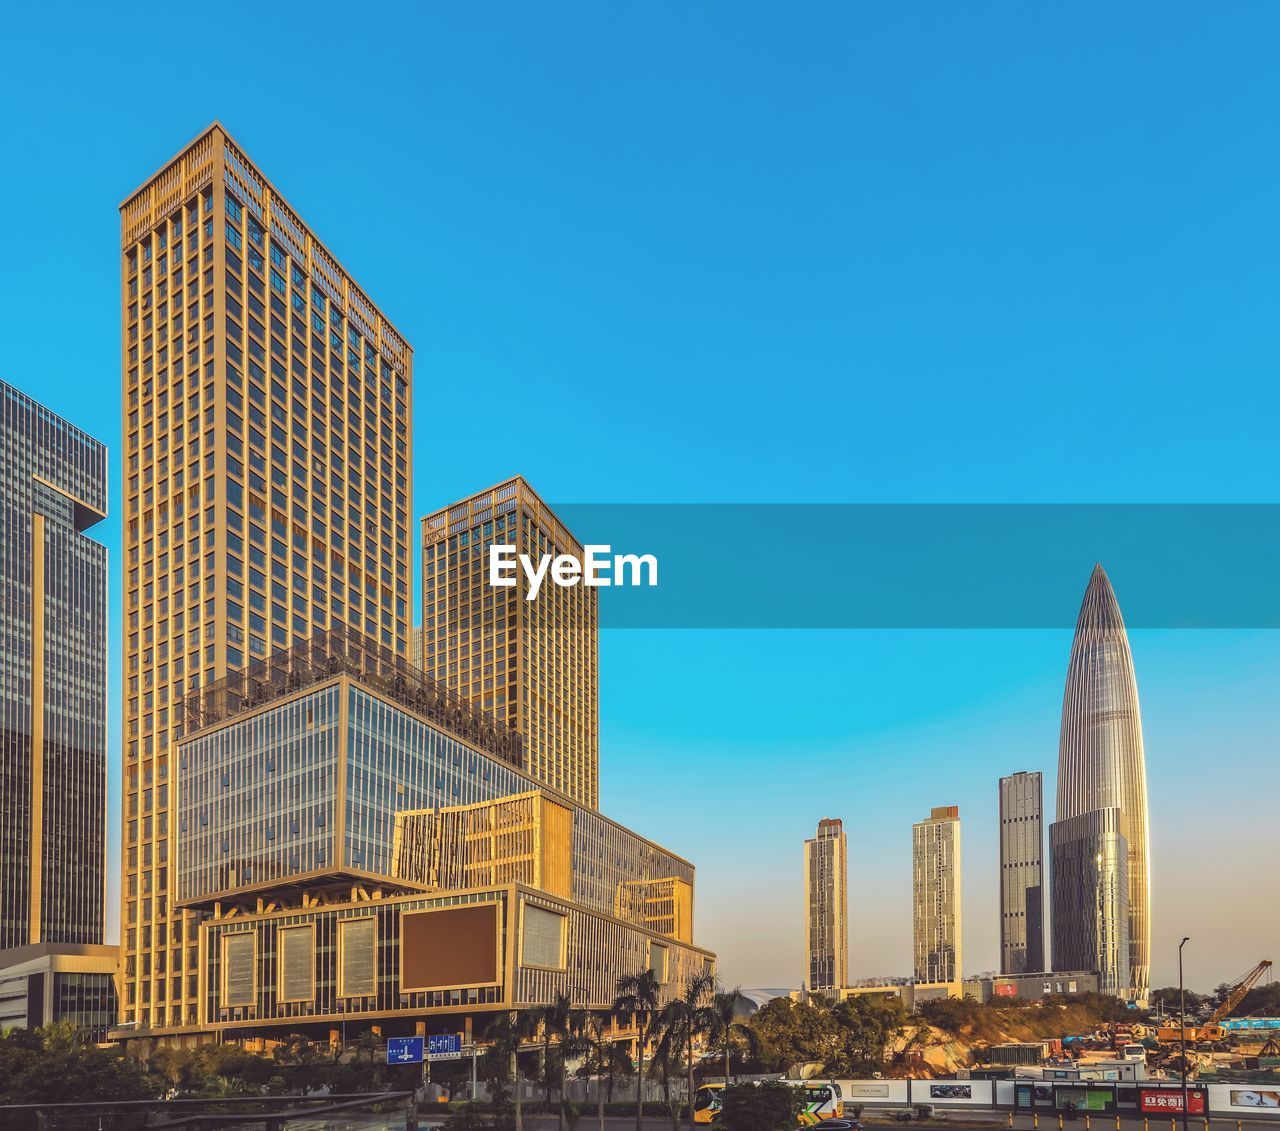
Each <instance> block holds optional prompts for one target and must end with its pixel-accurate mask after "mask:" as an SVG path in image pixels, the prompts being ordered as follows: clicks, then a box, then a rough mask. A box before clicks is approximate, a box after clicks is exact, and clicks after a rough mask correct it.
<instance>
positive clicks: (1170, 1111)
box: [1139, 1088, 1204, 1115]
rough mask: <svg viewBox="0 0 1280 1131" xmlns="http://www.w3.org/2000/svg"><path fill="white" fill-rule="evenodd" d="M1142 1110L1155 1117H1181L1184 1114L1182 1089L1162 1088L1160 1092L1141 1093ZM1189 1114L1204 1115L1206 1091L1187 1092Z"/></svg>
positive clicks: (1190, 1089)
mask: <svg viewBox="0 0 1280 1131" xmlns="http://www.w3.org/2000/svg"><path fill="white" fill-rule="evenodd" d="M1139 1095H1140V1097H1141V1103H1142V1110H1143V1111H1144V1112H1147V1113H1151V1114H1155V1115H1180V1114H1181V1113H1182V1089H1181V1088H1161V1089H1159V1090H1158V1091H1156V1090H1149V1089H1145V1088H1144V1089H1143V1090H1142V1092H1140V1093H1139ZM1187 1114H1188V1115H1203V1114H1204V1089H1203V1088H1189V1089H1188V1090H1187Z"/></svg>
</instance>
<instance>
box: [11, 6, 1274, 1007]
mask: <svg viewBox="0 0 1280 1131" xmlns="http://www.w3.org/2000/svg"><path fill="white" fill-rule="evenodd" d="M267 13H268V10H267V9H264V8H263V7H262V6H261V5H246V4H237V3H224V4H221V5H218V6H217V7H215V8H208V7H206V8H190V9H188V8H183V7H181V6H179V7H177V8H172V9H166V10H165V11H164V12H163V13H160V12H158V11H157V10H156V9H155V8H154V7H141V6H138V7H134V6H131V5H127V4H124V5H116V6H112V7H110V8H102V7H98V6H94V7H89V6H85V7H83V8H77V7H75V6H69V7H63V8H60V9H57V10H53V9H51V8H48V7H45V8H40V7H38V6H34V5H27V6H25V7H23V8H20V9H18V10H16V11H15V12H13V13H11V14H10V16H9V17H8V28H7V33H6V36H5V42H4V44H3V46H0V95H2V97H0V121H2V122H3V132H4V143H5V148H6V155H7V160H6V166H7V175H6V176H5V177H4V178H0V207H3V214H4V215H5V216H6V217H7V218H8V223H7V225H6V233H5V241H4V259H5V263H6V267H7V270H6V271H5V272H4V274H3V277H2V278H0V298H2V299H3V307H4V310H5V312H6V326H7V327H8V328H9V333H8V334H6V335H5V344H4V347H3V349H2V350H0V372H2V373H3V375H4V376H5V378H6V379H8V380H10V381H12V382H13V383H14V384H16V385H18V386H19V387H22V388H24V389H26V390H27V391H29V392H30V393H31V394H33V395H35V396H37V397H38V398H40V399H42V400H44V401H46V402H47V403H49V404H50V405H51V406H52V407H54V408H55V409H57V410H59V411H61V412H63V413H64V414H66V415H67V416H69V417H71V418H72V419H73V420H75V421H76V422H77V423H80V424H82V425H84V426H86V427H88V428H90V429H91V430H95V431H97V432H98V433H99V434H100V435H103V436H104V437H106V438H107V439H108V440H110V441H111V442H112V444H113V446H114V445H115V444H116V443H117V442H118V435H119V430H118V418H119V403H118V396H119V393H118V390H119V338H118V333H119V324H118V314H117V301H118V287H119V275H118V269H117V259H116V256H117V254H118V220H117V216H116V206H117V204H118V203H119V201H120V200H121V199H122V198H123V197H124V196H125V195H126V194H127V193H129V192H130V191H131V190H132V189H133V188H134V187H136V185H137V184H138V183H140V182H141V181H142V180H144V179H145V178H146V177H147V176H149V175H150V174H151V173H152V172H153V171H155V170H156V169H157V168H158V167H159V166H160V165H161V164H162V163H164V162H165V161H166V160H167V159H168V158H169V157H170V156H171V155H172V154H173V153H175V152H176V151H177V150H178V149H179V148H180V147H181V146H182V145H184V144H185V143H186V142H187V141H188V140H189V139H190V138H191V137H193V136H194V135H195V134H196V133H197V132H199V130H200V129H202V128H203V127H204V126H205V125H207V124H208V122H210V121H211V120H213V119H214V118H218V119H220V120H221V121H222V122H223V123H224V124H225V125H226V127H227V128H228V129H229V130H230V132H231V133H232V134H233V135H234V136H235V137H236V138H237V140H238V141H239V142H240V144H241V145H242V146H243V147H244V148H245V149H246V151H247V152H248V153H249V154H250V156H252V157H253V158H254V160H255V161H257V162H258V163H260V164H261V165H262V167H263V168H264V169H265V170H266V172H267V173H268V175H269V176H270V177H271V178H272V180H273V181H274V182H275V183H276V184H277V185H278V186H279V187H280V188H281V189H282V191H283V192H284V193H285V194H286V195H287V196H288V197H289V199H290V200H291V202H292V203H293V204H294V205H295V206H296V207H297V208H298V209H299V211H300V212H301V213H302V214H303V215H304V216H305V217H307V219H308V220H309V222H310V223H311V224H312V225H313V227H314V228H315V229H316V231H317V232H318V233H319V234H320V235H321V237H322V238H323V239H324V240H325V241H326V243H327V244H328V245H329V246H330V247H331V248H332V249H333V250H334V251H335V253H336V254H337V255H338V256H339V257H340V258H341V259H342V260H343V262H344V263H345V264H346V266H347V267H348V268H349V269H350V270H351V271H352V273H353V274H354V275H355V277H356V278H357V279H359V280H360V281H361V282H362V284H363V285H364V286H365V288H366V289H367V290H368V292H369V294H370V295H371V297H373V298H374V299H375V301H377V302H378V303H379V305H380V306H381V307H382V308H383V310H384V311H386V312H387V314H388V315H389V316H390V317H391V319H392V320H393V321H394V322H395V323H396V324H397V325H398V326H399V328H400V329H401V330H402V331H403V332H404V334H405V335H406V336H407V337H408V339H409V340H410V341H411V342H412V343H413V345H414V347H415V350H416V354H415V371H416V394H415V439H416V449H415V459H416V463H415V476H414V478H415V497H414V508H415V511H416V512H418V513H422V512H425V511H426V510H429V509H432V508H434V507H436V506H438V505H440V504H442V503H446V502H448V501H450V500H452V499H454V498H456V497H459V496H461V495H463V494H465V493H468V492H470V491H472V490H474V489H476V488H477V487H480V486H484V485H487V484H489V483H491V482H494V481H496V480H498V479H499V478H501V477H503V476H506V475H508V474H510V473H513V472H521V473H523V474H525V475H526V476H527V477H528V478H529V479H530V480H531V481H532V482H533V483H534V484H535V485H536V487H537V488H538V490H539V491H540V492H541V493H542V494H543V495H544V496H545V497H547V498H548V499H549V500H551V501H553V502H563V503H570V502H607V503H613V502H663V501H700V502H722V501H733V502H772V501H780V502H787V501H825V502H846V501H847V502H861V501H932V502H950V501H983V502H1004V501H1018V502H1026V501H1060V502H1111V501H1126V502H1159V501H1177V502H1236V501H1273V500H1274V499H1275V495H1276V490H1275V483H1276V473H1277V469H1278V468H1277V464H1278V457H1277V454H1276V451H1277V449H1276V444H1275V441H1274V421H1275V419H1276V412H1277V408H1278V407H1280V405H1278V403H1277V402H1278V401H1280V394H1278V393H1277V382H1276V362H1277V330H1276V327H1277V325H1278V324H1280V323H1278V322H1277V318H1276V311H1277V308H1278V306H1277V304H1278V302H1280V274H1278V273H1277V269H1276V266H1275V265H1276V263H1277V262H1280V254H1278V253H1280V247H1278V246H1277V245H1278V244H1280V232H1278V230H1277V226H1276V224H1275V222H1274V216H1275V200H1276V199H1277V188H1278V187H1280V186H1278V184H1277V182H1278V181H1280V158H1278V156H1277V152H1278V151H1277V147H1276V145H1275V140H1274V128H1273V123H1274V112H1275V108H1276V106H1277V101H1278V96H1280V74H1277V71H1276V68H1275V66H1274V56H1273V46H1274V44H1275V43H1276V42H1277V34H1278V33H1280V9H1276V8H1275V7H1274V6H1270V7H1269V6H1265V5H1260V4H1259V5H1253V4H1238V5H1233V6H1232V7H1231V8H1230V9H1229V10H1228V11H1217V10H1213V11H1210V10H1208V9H1206V8H1204V7H1203V6H1195V5H1180V4H1160V5H1154V4H1152V5H1127V6H1125V7H1124V8H1123V9H1122V10H1119V11H1117V10H1114V9H1113V8H1112V7H1110V6H1104V5H1078V6H1070V7H1068V6H1065V5H1059V6H1030V5H1015V4H1007V5H1004V4H1001V5H997V4H970V5H953V6H949V7H948V6H940V5H928V6H926V5H900V4H859V5H836V4H822V3H819V4H812V5H807V6H804V7H803V8H801V9H798V10H797V9H795V8H794V7H792V8H785V7H783V6H780V5H777V6H771V5H753V4H745V3H739V4H733V5H727V4H723V5H722V4H707V5H699V6H688V5H676V4H646V5H633V6H629V7H622V6H617V5H608V6H604V5H587V4H583V5H581V6H575V5H538V6H517V5H497V4H495V5H488V6H484V7H476V6H472V5H443V4H441V5H400V6H396V5H387V4H371V5H367V6H364V7H362V8H360V9H359V10H358V11H357V10H356V9H354V8H352V7H351V6H350V5H337V4H326V3H312V4H307V5H299V6H296V7H290V6H289V5H277V6H274V7H273V8H271V9H270V14H267ZM192 73H194V74H195V75H197V76H198V78H197V81H194V82H192V81H189V80H188V76H189V75H190V74H192ZM68 298H69V299H70V300H71V301H70V305H68V304H66V302H65V301H63V300H65V299H68ZM118 513H119V511H118V508H117V511H116V514H117V515H118ZM103 536H104V537H105V538H106V539H107V540H108V541H109V542H110V543H111V544H112V545H113V546H115V545H117V544H118V533H117V531H116V528H115V520H114V519H113V520H112V521H111V522H110V523H108V524H107V526H106V527H105V528H104V532H103ZM742 536H743V538H744V539H752V540H755V539H760V538H766V539H767V537H768V532H767V531H762V530H743V531H742ZM779 555H780V562H782V563H783V564H784V565H785V567H786V568H787V569H792V570H796V571H812V570H816V569H818V568H819V567H820V565H821V563H820V560H819V559H820V547H817V546H814V547H804V548H797V547H779ZM1091 566H1092V562H1091V561H1082V562H1081V563H1080V565H1079V570H1080V590H1081V592H1083V588H1084V584H1085V582H1086V580H1087V578H1088V573H1089V569H1090V568H1091ZM1113 581H1114V583H1115V585H1116V589H1117V592H1118V594H1119V597H1120V601H1121V604H1122V606H1123V605H1124V602H1125V582H1124V578H1123V577H1122V576H1113ZM1224 583H1225V584H1230V580H1229V579H1224ZM117 588H118V586H113V599H115V598H116V596H117V594H116V589H117ZM1069 615H1070V614H1068V616H1069ZM1068 645H1069V637H1068V634H1067V633H1066V632H1030V631H1023V632H958V631H951V632H923V631H912V632H898V633H871V632H866V633H857V632H803V633H802V632H780V631H774V632H745V631H738V632H722V633H697V632H677V631H666V632H640V631H621V630H615V631H612V632H609V633H607V634H606V635H605V638H604V639H603V641H602V645H601V709H602V730H603V741H602V761H603V773H602V779H603V805H604V807H605V808H606V809H607V810H608V811H609V812H611V813H612V814H613V815H615V816H617V817H619V818H620V819H622V820H624V821H627V822H629V823H632V824H634V825H635V826H637V827H638V828H639V829H641V830H642V831H644V832H646V833H648V834H650V835H652V836H654V837H655V838H656V839H658V840H661V841H663V842H665V843H668V844H669V845H670V846H671V847H673V848H675V849H677V850H680V851H682V852H684V853H685V854H687V855H689V856H690V857H691V858H693V859H694V860H695V861H696V862H697V863H698V865H699V868H700V872H699V881H700V885H701V886H700V892H699V900H698V916H699V933H700V935H701V936H702V940H703V941H704V942H705V943H706V944H707V945H710V946H712V947H713V948H714V949H716V950H718V951H719V952H720V953H721V955H722V969H723V972H724V974H725V976H726V977H727V978H729V979H730V980H732V981H741V982H743V983H744V984H747V985H760V984H770V985H772V984H795V983H796V982H797V981H798V980H799V978H800V967H801V941H800V922H799V915H800V900H799V891H798V885H799V878H800V842H801V840H802V839H803V837H804V836H805V835H808V833H809V832H810V831H811V828H812V826H813V825H814V824H815V823H816V821H817V819H818V818H819V817H820V816H824V815H833V816H843V817H844V818H845V819H846V822H847V823H848V824H849V825H850V826H851V836H850V857H851V859H850V876H851V882H850V886H851V889H852V894H853V903H854V909H853V924H852V929H851V932H850V933H851V950H852V959H851V965H852V969H853V972H854V973H855V974H856V975H871V974H878V973H905V972H907V968H908V964H909V951H908V949H907V943H908V940H909V929H910V928H909V918H908V916H909V899H908V891H907V883H908V878H907V877H908V864H907V854H908V851H909V843H910V828H909V826H910V822H911V821H912V820H914V819H917V818H918V817H920V816H922V815H923V814H924V813H925V812H926V811H927V810H928V808H929V807H930V806H931V805H933V804H945V803H955V802H958V803H959V804H960V805H961V807H962V815H963V816H964V818H965V834H964V835H965V870H966V920H967V925H966V944H967V952H968V953H967V961H966V965H967V967H969V968H970V969H975V970H976V969H983V968H989V967H990V966H991V965H993V964H994V962H995V959H996V951H995V919H994V915H995V912H994V899H995V860H994V837H993V829H992V825H993V822H994V817H995V778H996V777H997V776H998V775H999V774H1000V773H1004V772H1008V771H1010V770H1014V769H1030V768H1043V769H1045V770H1046V771H1049V772H1051V771H1052V769H1053V763H1054V759H1055V756H1056V743H1057V725H1058V710H1059V703H1060V696H1061V688H1062V678H1063V675H1064V671H1065V663H1066V655H1067V649H1068ZM1133 647H1134V653H1135V658H1136V662H1137V669H1138V678H1139V686H1140V690H1141V693H1142V697H1143V706H1144V712H1145V717H1146V726H1147V743H1148V768H1149V772H1150V775H1151V780H1152V809H1153V813H1152V826H1153V849H1154V857H1155V894H1154V917H1155V930H1156V966H1155V978H1156V980H1157V981H1158V982H1159V981H1167V980H1168V979H1169V978H1170V977H1171V976H1172V966H1171V960H1172V957H1173V949H1174V948H1175V947H1176V945H1177V939H1178V938H1180V937H1181V936H1182V935H1183V934H1191V935H1192V936H1193V938H1195V939H1196V945H1195V946H1194V947H1189V948H1188V978H1189V980H1190V981H1191V982H1193V983H1195V984H1203V985H1207V984H1210V983H1212V982H1216V981H1219V980H1221V979H1223V978H1227V977H1229V976H1233V975H1235V974H1238V973H1240V972H1242V971H1243V970H1245V969H1247V968H1248V967H1249V966H1251V965H1252V964H1253V963H1254V962H1256V961H1257V959H1258V958H1259V957H1262V956H1263V954H1264V952H1267V951H1268V945H1269V943H1270V942H1272V941H1274V938H1275V934H1276V927H1277V922H1278V916H1277V913H1276V909H1275V896H1276V891H1275V884H1274V871H1273V868H1272V865H1271V864H1270V862H1269V861H1270V859H1271V856H1272V855H1273V850H1272V849H1269V848H1268V847H1267V845H1268V839H1267V834H1268V824H1269V818H1270V817H1271V815H1272V811H1273V809H1274V783H1273V781H1272V778H1273V773H1272V772H1271V767H1272V766H1274V761H1275V756H1276V737H1275V736H1276V734H1277V723H1278V722H1280V718H1278V717H1277V716H1278V715H1280V708H1277V707H1276V706H1275V702H1276V701H1277V700H1280V697H1277V696H1276V695H1275V683H1276V679H1275V675H1276V672H1277V670H1280V669H1278V667H1277V662H1278V661H1280V639H1277V636H1276V634H1275V633H1262V632H1257V633H1245V632H1236V633H1226V632H1207V631H1200V632H1184V633H1177V632H1160V631H1150V632H1146V631H1144V632H1141V633H1135V634H1134V638H1133ZM113 655H114V654H113ZM655 702H656V703H657V704H659V706H658V707H657V708H655ZM1269 854H1270V855H1269Z"/></svg>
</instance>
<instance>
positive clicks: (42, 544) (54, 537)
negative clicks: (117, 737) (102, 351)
mask: <svg viewBox="0 0 1280 1131" xmlns="http://www.w3.org/2000/svg"><path fill="white" fill-rule="evenodd" d="M0 457H2V458H0V588H2V589H3V596H4V600H3V610H4V617H3V620H2V621H0V625H2V629H0V631H2V633H3V635H2V636H0V724H2V725H0V951H12V950H13V949H14V948H25V947H30V946H38V945H39V944H41V943H69V944H83V945H91V944H100V943H101V942H102V937H103V925H104V901H105V898H106V894H105V882H106V875H105V867H106V809H107V783H106V772H107V736H106V725H107V551H106V548H105V547H104V546H103V545H102V544H101V543H100V542H97V541H95V540H94V539H93V538H92V537H90V536H89V535H88V534H86V531H87V530H89V529H90V528H91V527H92V526H94V525H95V524H96V523H98V522H100V521H101V520H102V519H103V518H104V517H105V516H106V508H107V451H106V448H105V446H104V445H103V444H102V443H101V442H100V441H98V440H95V439H94V438H93V437H92V436H90V435H88V434H87V433H85V432H83V431H81V430H80V429H79V428H76V427H75V426H74V425H73V424H70V423H69V422H68V421H66V420H63V419H62V418H61V417H60V416H57V415H56V414H54V413H52V412H50V411H49V409H47V408H45V407H44V406H43V405H41V404H38V403H37V402H36V401H34V400H32V399H31V398H30V397H28V396H26V395H25V394H24V393H21V392H19V391H18V390H17V389H15V388H13V386H11V385H7V384H5V383H4V382H0ZM0 961H3V959H0Z"/></svg>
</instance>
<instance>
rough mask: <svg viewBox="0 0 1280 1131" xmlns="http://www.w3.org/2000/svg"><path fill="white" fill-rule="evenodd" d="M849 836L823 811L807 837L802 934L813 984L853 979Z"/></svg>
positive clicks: (834, 985) (835, 985) (820, 986)
mask: <svg viewBox="0 0 1280 1131" xmlns="http://www.w3.org/2000/svg"><path fill="white" fill-rule="evenodd" d="M848 869H849V842H848V840H847V838H846V837H845V835H844V825H843V824H842V823H841V822H840V821H839V820H838V819H835V818H831V817H823V818H822V820H820V821H819V822H818V834H817V836H814V837H811V838H810V839H808V840H806V841H805V842H804V891H805V904H804V938H805V946H806V948H807V951H808V959H809V980H808V986H809V989H811V990H827V991H830V990H838V989H840V988H841V987H843V986H847V985H848V984H849V874H848Z"/></svg>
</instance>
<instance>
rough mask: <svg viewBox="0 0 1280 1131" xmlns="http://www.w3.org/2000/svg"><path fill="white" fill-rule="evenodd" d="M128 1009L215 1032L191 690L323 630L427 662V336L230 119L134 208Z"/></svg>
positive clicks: (127, 550) (141, 1026) (129, 383)
mask: <svg viewBox="0 0 1280 1131" xmlns="http://www.w3.org/2000/svg"><path fill="white" fill-rule="evenodd" d="M120 223H121V283H122V288H123V301H122V305H121V316H122V329H123V359H122V368H123V396H124V436H123V439H124V446H123V465H124V476H125V481H124V490H123V495H124V510H125V515H124V542H123V552H124V558H125V561H124V569H123V574H124V593H123V616H124V622H125V623H124V630H123V633H122V636H123V672H122V679H123V685H124V703H123V708H124V709H123V725H124V751H123V755H124V757H123V774H124V783H123V797H124V816H123V851H122V862H123V873H124V874H123V883H122V896H121V898H122V908H121V951H122V958H121V961H122V977H121V1015H122V1021H124V1022H125V1023H128V1024H129V1025H130V1026H131V1028H132V1030H133V1031H134V1032H145V1031H149V1030H151V1031H154V1030H160V1031H162V1032H163V1031H168V1032H170V1033H173V1032H174V1031H175V1030H176V1031H182V1030H186V1031H188V1032H190V1031H192V1030H193V1029H195V1028H197V1027H198V1022H199V1018H198V1014H197V997H198V992H197V990H198V971H199V968H200V967H199V954H198V950H199V931H198V924H197V919H196V916H195V914H194V913H192V912H184V911H182V910H181V909H179V908H177V907H176V906H175V903H174V898H173V896H174V887H175V885H174V883H173V872H174V865H175V861H174V859H173V855H172V853H171V851H170V838H171V837H173V836H175V835H176V833H177V831H178V830H177V829H176V828H175V827H174V825H175V817H174V814H175V813H176V798H175V779H176V772H175V771H176V766H175V764H174V763H175V761H176V749H177V741H178V740H179V739H180V738H181V733H182V711H181V709H180V705H181V704H182V701H183V700H184V698H185V697H186V696H187V695H188V694H191V693H193V692H198V691H199V690H200V689H201V688H203V687H207V686H208V685H209V684H211V683H212V682H214V681H215V680H219V679H221V678H222V677H224V676H225V675H226V674H227V673H228V672H231V671H235V670H237V669H241V668H244V667H246V666H249V665H261V664H262V663H263V662H264V661H266V660H267V659H268V657H270V656H271V655H272V654H273V653H274V652H278V651H282V650H285V649H288V648H290V647H292V646H293V645H295V644H297V643H298V642H299V641H302V640H305V639H307V638H309V637H310V636H311V635H312V634H313V633H315V632H317V631H319V630H325V629H332V628H344V629H349V630H354V631H356V632H359V633H360V634H362V635H363V636H364V637H367V638H369V639H371V640H372V641H374V642H375V643H377V644H378V645H380V646H382V647H385V648H387V649H390V650H391V651H392V652H393V653H394V654H396V655H399V656H403V657H405V659H406V660H407V658H408V648H409V625H410V623H411V619H410V617H411V608H410V599H411V598H410V585H411V574H412V570H411V566H410V559H409V553H410V550H409V533H408V529H409V527H408V523H409V504H410V484H411V482H412V478H411V466H410V459H411V453H410V421H411V410H412V404H411V395H412V362H413V358H412V351H411V349H410V347H409V345H408V344H407V343H406V342H405V340H404V339H403V338H402V337H401V336H400V335H399V333H398V332H397V331H396V330H395V328H394V327H393V326H392V325H391V324H390V323H389V322H388V321H387V319H386V318H385V317H384V316H383V315H382V313H381V312H380V311H379V310H378V308H377V307H376V306H374V304H373V303H372V302H371V301H370V299H369V298H368V297H367V296H366V295H365V293H364V292H363V291H362V290H361V289H360V288H359V287H358V286H357V285H356V283H355V282H354V281H353V280H352V279H351V277H350V276H349V275H348V274H347V273H346V271H345V270H344V269H343V268H342V267H341V266H340V265H339V263H338V261H337V259H336V258H335V257H334V256H333V254H332V253H331V252H329V251H328V250H327V249H326V248H325V247H324V245H323V244H321V243H320V241H319V240H318V239H317V238H316V237H315V235H314V234H313V233H312V232H311V230H310V228H309V227H308V226H307V225H306V224H305V223H304V222H303V220H302V219H301V218H300V217H299V216H298V214H297V213H296V212H295V211H293V210H292V209H291V208H290V207H289V205H288V204H287V203H285V200H284V198H283V197H282V196H281V195H280V193H279V192H278V191H277V190H276V189H275V188H274V187H273V186H272V185H271V183H270V182H269V181H268V180H267V178H266V177H265V176H264V175H263V173H262V172H261V171H260V170H259V169H258V168H257V167H256V166H255V165H254V164H253V163H252V162H251V161H250V160H249V159H248V158H247V157H246V156H245V154H244V152H243V151H242V150H241V149H240V148H239V147H238V146H237V145H236V144H235V142H234V141H232V140H231V138H230V137H229V136H228V135H227V134H226V132H225V131H224V130H223V129H222V127H221V126H220V125H218V124H216V123H215V124H214V125H213V126H211V127H209V128H208V129H207V130H205V131H204V133H202V134H201V135H200V136H199V137H198V138H196V140H195V141H194V142H192V143H191V144H190V145H189V146H187V147H186V148H185V149H184V150H183V151H182V152H181V153H179V154H178V156H177V157H175V158H174V159H173V160H172V161H170V162H169V163H168V164H167V165H165V166H164V168H163V169H161V170H160V172H158V173H157V174H156V175H155V176H153V177H152V178H151V179H150V180H148V181H147V182H146V184H144V185H143V186H142V187H141V188H140V189H138V191H137V192H135V193H134V194H132V195H131V196H130V197H129V198H128V199H127V200H126V201H125V202H124V204H123V205H121V208H120Z"/></svg>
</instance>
